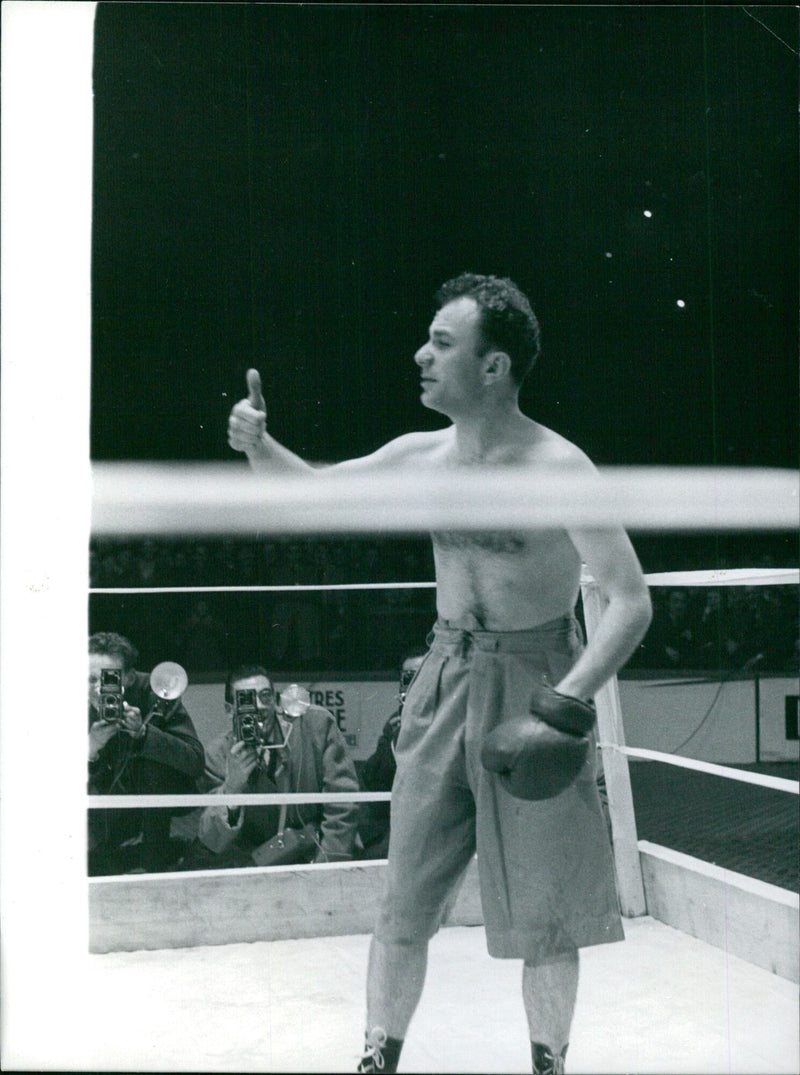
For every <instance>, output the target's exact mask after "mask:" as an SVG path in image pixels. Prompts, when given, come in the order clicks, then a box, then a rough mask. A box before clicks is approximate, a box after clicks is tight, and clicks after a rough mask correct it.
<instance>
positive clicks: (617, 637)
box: [556, 527, 653, 700]
mask: <svg viewBox="0 0 800 1075" xmlns="http://www.w3.org/2000/svg"><path fill="white" fill-rule="evenodd" d="M569 534H570V538H571V539H572V542H573V544H574V546H575V548H576V549H577V551H578V553H579V555H580V557H581V560H582V561H583V563H584V564H585V565H586V568H587V570H588V572H589V574H590V575H591V576H592V578H593V579H594V580H595V581H596V582H597V584H598V586H599V587H600V590H601V591H602V593H603V594H604V595H605V597H606V598H607V599H608V604H607V606H606V608H605V610H604V612H603V615H602V617H601V619H600V623H599V624H598V626H597V627H596V629H595V630H594V631H593V633H592V637H591V638H589V639H588V641H587V645H586V649H585V650H584V652H583V653H582V655H581V656H580V657H579V658H578V660H577V661H576V662H575V664H574V665H573V667H572V668H571V669H570V670H569V672H567V674H566V675H565V676H564V678H563V679H562V680H561V681H560V682H559V683H558V684H556V690H557V691H559V692H560V693H562V694H567V695H571V696H572V697H575V698H583V699H587V700H588V699H590V698H592V697H594V695H595V693H596V692H597V691H598V690H599V689H600V687H602V686H603V684H604V683H605V682H606V681H607V680H608V679H610V678H611V676H613V675H614V674H615V673H616V672H618V671H619V669H620V668H621V667H622V666H623V665H624V664H625V662H626V661H627V660H628V659H629V658H630V656H631V654H632V653H633V652H634V650H635V649H636V647H637V646H638V645H639V643H640V642H641V640H642V639H643V638H644V636H645V634H646V632H647V628H648V627H649V625H650V621H651V619H652V614H653V613H652V605H651V602H650V593H649V591H648V589H647V583H646V582H645V579H644V575H643V574H642V569H641V566H640V564H639V560H638V558H637V556H636V553H635V551H634V549H633V545H632V544H631V542H630V538H629V537H628V535H627V534H626V533H625V531H624V530H623V529H622V528H621V527H614V528H609V529H603V530H599V529H598V530H571V531H570V532H569Z"/></svg>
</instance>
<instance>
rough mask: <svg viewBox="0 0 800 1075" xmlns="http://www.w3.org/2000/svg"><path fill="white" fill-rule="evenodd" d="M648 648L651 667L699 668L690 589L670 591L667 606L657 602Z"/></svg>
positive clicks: (646, 649)
mask: <svg viewBox="0 0 800 1075" xmlns="http://www.w3.org/2000/svg"><path fill="white" fill-rule="evenodd" d="M645 651H646V653H647V660H648V662H649V664H650V667H651V668H694V667H696V665H697V645H696V639H695V629H694V624H693V623H692V618H691V615H690V607H689V595H688V593H687V592H686V590H670V591H669V593H668V594H667V600H666V606H665V605H663V604H661V603H660V602H659V603H658V604H657V605H656V608H655V613H654V616H653V622H652V625H651V627H650V630H649V631H648V632H647V636H646V638H645Z"/></svg>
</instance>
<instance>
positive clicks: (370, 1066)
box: [359, 937, 428, 1072]
mask: <svg viewBox="0 0 800 1075" xmlns="http://www.w3.org/2000/svg"><path fill="white" fill-rule="evenodd" d="M427 966H428V942H427V940H426V941H422V942H421V943H419V944H388V943H385V942H383V941H379V940H377V939H376V938H375V937H373V938H372V943H371V944H370V949H369V964H368V967H367V1039H366V1055H365V1057H364V1059H363V1060H362V1062H361V1066H360V1067H359V1071H378V1070H380V1071H383V1072H390V1071H395V1070H396V1067H397V1060H398V1058H399V1055H400V1049H401V1047H402V1044H403V1039H404V1038H405V1036H406V1031H407V1030H408V1024H409V1023H410V1022H411V1016H412V1015H413V1014H414V1012H415V1011H416V1008H417V1004H418V1003H419V998H420V997H421V996H422V987H423V985H424V984H425V971H426V969H427ZM376 1049H377V1050H378V1051H379V1052H380V1054H381V1063H380V1065H378V1064H376V1063H375V1060H374V1050H376ZM371 1050H372V1051H373V1055H372V1057H371V1056H370V1051H371Z"/></svg>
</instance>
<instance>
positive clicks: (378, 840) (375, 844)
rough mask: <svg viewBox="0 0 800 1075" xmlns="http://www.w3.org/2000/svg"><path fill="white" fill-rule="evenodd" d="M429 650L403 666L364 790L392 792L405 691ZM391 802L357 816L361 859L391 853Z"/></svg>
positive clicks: (369, 806) (364, 808) (366, 806)
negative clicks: (395, 702) (393, 706)
mask: <svg viewBox="0 0 800 1075" xmlns="http://www.w3.org/2000/svg"><path fill="white" fill-rule="evenodd" d="M426 652H427V650H424V649H419V650H413V651H412V652H411V653H409V654H408V655H407V656H406V657H404V658H403V660H402V662H401V664H400V690H399V693H398V700H399V702H400V705H399V707H398V708H397V710H395V712H394V713H392V715H391V717H389V719H388V720H387V721H386V723H385V724H384V726H383V731H382V732H381V734H380V738H379V739H378V743H377V746H376V747H375V751H374V752H373V754H372V755H371V756H370V757H369V758H367V760H366V761H365V762H364V765H363V767H362V769H361V787H362V789H363V790H364V791H391V788H392V782H393V781H394V774H395V770H396V769H397V762H396V761H395V756H394V748H395V743H396V742H397V737H398V735H399V734H400V719H401V717H402V714H403V703H404V702H405V700H406V691H407V690H408V688H409V687H410V686H411V681H412V680H413V679H414V676H415V675H416V674H417V671H418V670H419V666H420V665H421V664H422V661H423V659H424V657H425V654H426ZM389 807H390V804H389V803H388V802H379V803H362V804H361V809H360V811H359V816H358V835H359V838H360V840H361V846H362V851H361V855H360V857H361V858H365V859H383V858H386V855H387V853H388V850H389Z"/></svg>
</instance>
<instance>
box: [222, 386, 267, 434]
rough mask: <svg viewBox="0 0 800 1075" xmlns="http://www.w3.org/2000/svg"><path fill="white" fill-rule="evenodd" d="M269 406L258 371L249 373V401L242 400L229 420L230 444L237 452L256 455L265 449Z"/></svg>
mask: <svg viewBox="0 0 800 1075" xmlns="http://www.w3.org/2000/svg"><path fill="white" fill-rule="evenodd" d="M266 429H267V405H266V403H265V402H264V395H263V393H262V391H261V376H260V374H259V372H258V370H254V369H250V370H248V371H247V399H242V400H240V401H239V402H238V403H237V404H236V406H235V407H234V408H233V410H232V411H231V413H230V417H229V418H228V444H230V446H231V448H233V450H234V451H236V452H246V453H247V454H248V455H250V454H253V453H256V452H258V451H259V449H261V448H262V447H263V440H264V435H265V433H266Z"/></svg>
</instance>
